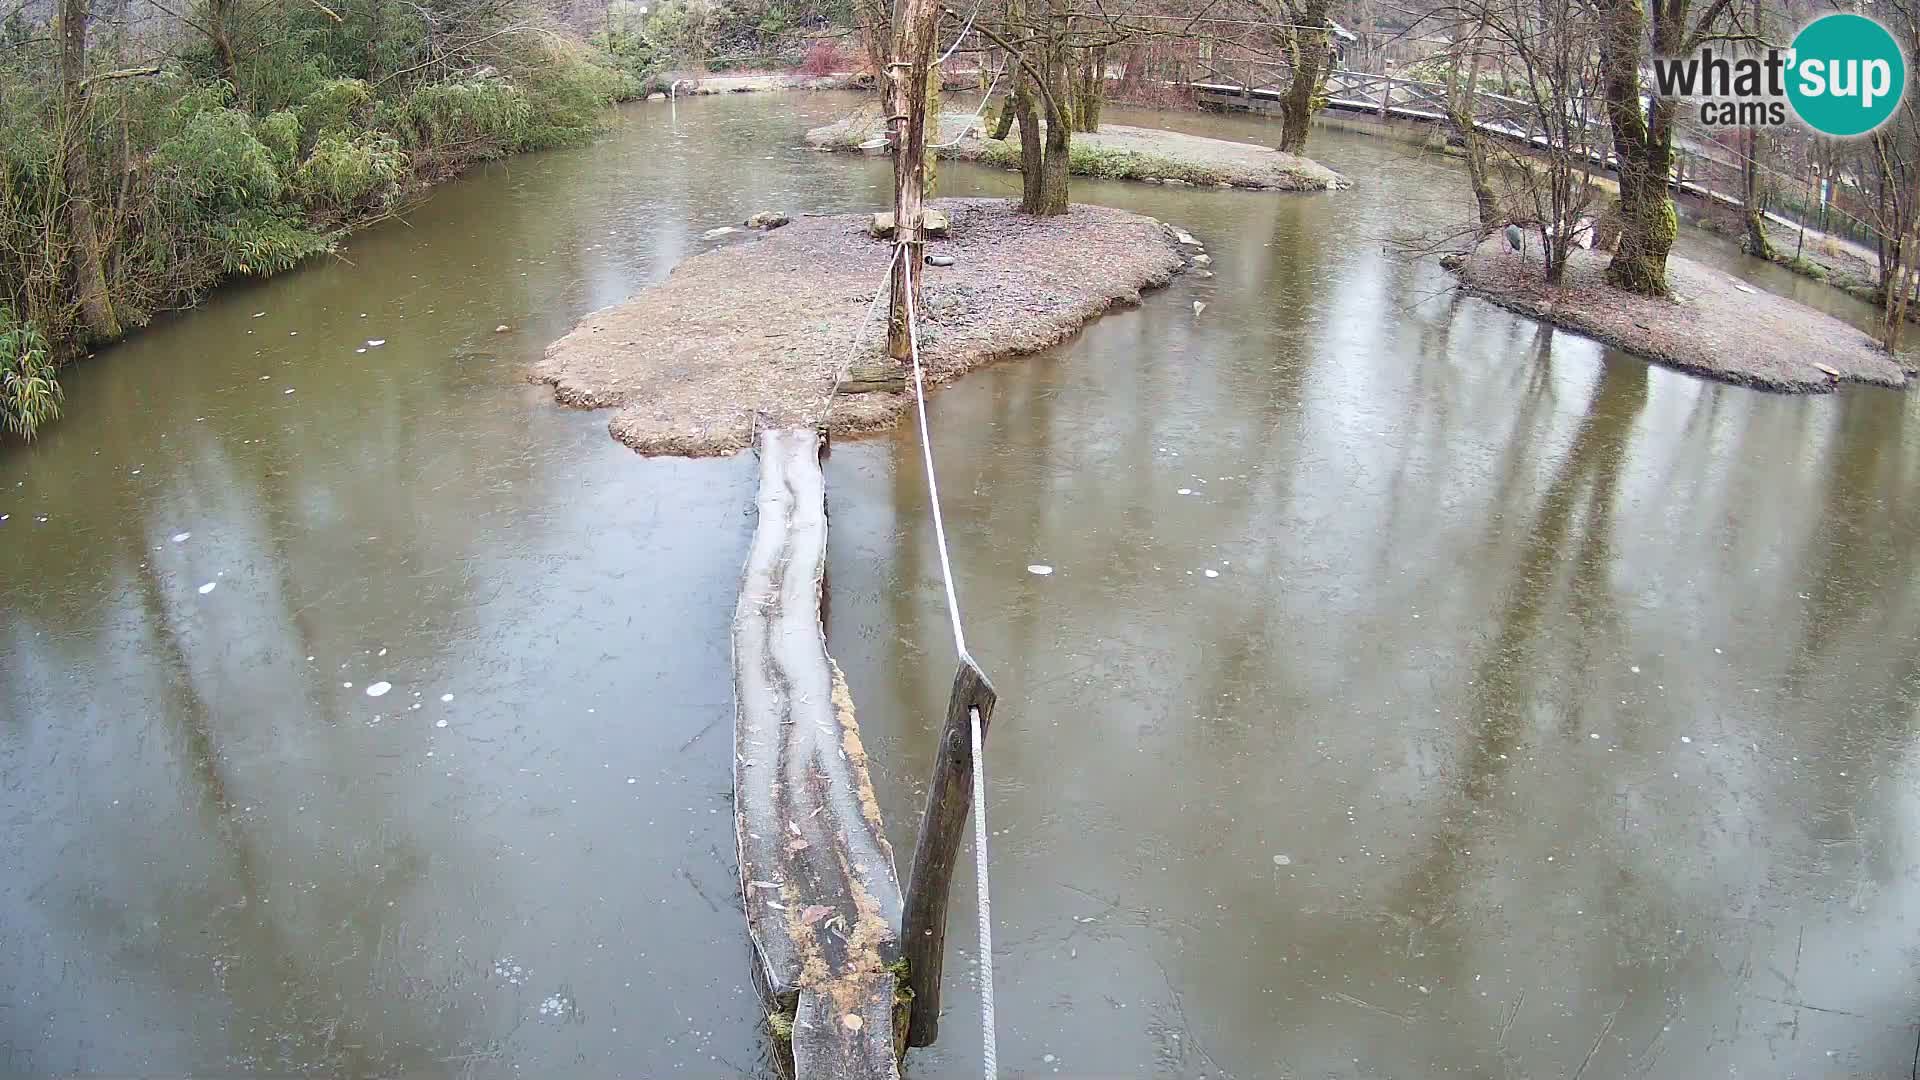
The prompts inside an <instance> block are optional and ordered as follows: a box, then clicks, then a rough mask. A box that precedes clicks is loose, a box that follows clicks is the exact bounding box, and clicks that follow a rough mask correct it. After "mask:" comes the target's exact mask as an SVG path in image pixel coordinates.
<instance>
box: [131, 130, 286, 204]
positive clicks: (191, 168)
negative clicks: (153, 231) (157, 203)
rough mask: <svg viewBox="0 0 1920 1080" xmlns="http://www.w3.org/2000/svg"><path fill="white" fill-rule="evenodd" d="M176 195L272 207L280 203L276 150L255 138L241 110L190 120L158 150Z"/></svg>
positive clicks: (198, 201) (199, 201)
mask: <svg viewBox="0 0 1920 1080" xmlns="http://www.w3.org/2000/svg"><path fill="white" fill-rule="evenodd" d="M153 156H154V161H155V163H156V164H158V165H159V166H160V168H161V169H162V170H163V172H164V173H165V175H166V176H167V179H168V181H169V184H170V187H171V189H172V190H171V194H173V195H175V196H176V197H179V198H183V199H188V200H191V201H193V202H194V203H196V204H198V205H200V206H203V207H207V208H209V209H213V210H234V209H239V208H242V207H252V206H272V205H274V204H275V203H278V202H279V201H280V196H281V192H282V185H281V182H280V174H279V172H278V171H276V170H275V169H274V167H273V153H272V152H271V151H269V150H268V149H267V148H266V147H265V146H264V145H262V144H261V142H260V140H259V139H256V138H254V137H253V125H252V123H251V122H250V121H249V119H248V117H247V114H246V113H243V112H241V111H240V110H238V109H211V110H208V111H206V112H202V113H199V114H197V115H195V116H194V117H193V118H192V119H190V120H188V121H187V123H186V126H185V127H184V128H183V129H182V130H181V132H180V134H178V135H176V136H174V137H173V138H171V139H168V140H167V141H166V142H163V143H161V144H160V146H159V147H158V148H157V149H156V150H155V151H154V155H153Z"/></svg>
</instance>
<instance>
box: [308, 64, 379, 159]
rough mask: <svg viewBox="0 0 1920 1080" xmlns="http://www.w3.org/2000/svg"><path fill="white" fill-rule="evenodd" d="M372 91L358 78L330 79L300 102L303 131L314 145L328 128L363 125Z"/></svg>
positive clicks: (347, 127) (335, 128)
mask: <svg viewBox="0 0 1920 1080" xmlns="http://www.w3.org/2000/svg"><path fill="white" fill-rule="evenodd" d="M372 103H373V93H372V91H370V90H368V89H367V84H366V83H363V82H361V81H360V80H359V79H328V80H327V81H326V82H323V83H321V84H320V85H319V87H318V88H316V89H315V90H314V91H313V93H311V94H308V95H307V98H306V100H305V101H302V102H301V103H300V135H301V138H302V139H303V140H304V141H305V142H306V143H308V144H309V145H311V144H312V143H313V142H314V141H315V140H317V139H319V137H320V136H321V134H323V133H325V132H328V131H350V130H354V129H357V128H360V127H363V126H364V124H363V123H362V120H363V118H364V117H365V116H366V113H367V111H368V106H370V105H371V104H372Z"/></svg>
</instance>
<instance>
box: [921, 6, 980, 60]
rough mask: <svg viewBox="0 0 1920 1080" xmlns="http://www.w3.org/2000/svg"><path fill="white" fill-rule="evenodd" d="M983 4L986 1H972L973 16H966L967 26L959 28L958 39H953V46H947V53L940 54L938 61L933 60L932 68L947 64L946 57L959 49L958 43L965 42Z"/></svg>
mask: <svg viewBox="0 0 1920 1080" xmlns="http://www.w3.org/2000/svg"><path fill="white" fill-rule="evenodd" d="M985 2H986V0H973V14H972V15H969V16H967V25H965V26H963V27H961V28H960V36H959V37H957V38H954V39H953V44H951V45H949V46H947V51H946V52H943V53H941V54H940V59H938V60H935V61H934V62H933V66H934V67H936V68H937V67H939V66H940V65H941V64H944V63H946V62H947V57H949V56H952V55H953V50H955V49H957V48H959V47H960V43H961V42H963V41H965V40H967V34H968V32H970V31H971V30H972V29H973V20H974V19H975V18H976V17H978V16H979V14H980V9H981V7H983V6H984V5H985Z"/></svg>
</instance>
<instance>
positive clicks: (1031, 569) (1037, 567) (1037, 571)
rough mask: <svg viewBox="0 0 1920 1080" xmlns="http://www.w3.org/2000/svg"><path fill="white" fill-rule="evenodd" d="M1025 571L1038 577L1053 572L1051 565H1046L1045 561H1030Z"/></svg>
mask: <svg viewBox="0 0 1920 1080" xmlns="http://www.w3.org/2000/svg"><path fill="white" fill-rule="evenodd" d="M1027 573H1029V574H1033V575H1035V576H1038V577H1046V576H1047V575H1048V574H1051V573H1053V567H1051V566H1048V565H1047V564H1046V563H1032V564H1030V565H1028V567H1027Z"/></svg>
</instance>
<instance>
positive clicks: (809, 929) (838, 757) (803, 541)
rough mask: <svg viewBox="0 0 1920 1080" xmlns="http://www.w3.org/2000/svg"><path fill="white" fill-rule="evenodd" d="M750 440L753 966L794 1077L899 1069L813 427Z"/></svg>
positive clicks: (747, 683) (745, 770) (874, 1076)
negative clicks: (829, 625)
mask: <svg viewBox="0 0 1920 1080" xmlns="http://www.w3.org/2000/svg"><path fill="white" fill-rule="evenodd" d="M759 449H760V492H759V496H758V500H757V506H758V509H759V514H760V520H759V524H758V525H757V526H756V528H755V529H754V534H753V544H752V547H751V548H750V549H749V551H748V555H747V565H746V572H745V576H744V580H743V582H742V584H741V589H740V602H739V605H738V606H737V607H736V608H735V610H734V618H733V663H734V702H735V718H734V729H733V734H734V758H733V762H734V764H733V791H734V828H735V834H736V837H737V839H738V842H739V855H740V896H741V901H742V904H743V906H744V907H745V909H746V918H747V934H748V936H749V937H750V938H751V939H752V943H753V951H754V957H755V960H756V964H757V966H756V970H755V973H754V975H755V980H754V981H755V983H756V985H758V986H760V987H761V991H762V994H763V995H764V997H765V999H766V1004H767V1007H768V1013H769V1015H770V1016H771V1017H774V1018H776V1019H775V1020H774V1022H773V1024H772V1026H773V1028H774V1031H775V1035H776V1038H778V1037H779V1036H781V1035H782V1034H787V1035H789V1036H790V1041H789V1042H787V1043H786V1044H785V1045H783V1046H782V1051H783V1055H782V1056H783V1057H784V1056H786V1055H785V1051H787V1050H789V1049H790V1051H791V1061H792V1065H793V1068H794V1071H795V1074H796V1075H797V1076H798V1077H800V1078H801V1080H810V1078H813V1077H823V1078H824V1077H834V1078H848V1080H852V1078H861V1080H897V1078H898V1076H899V1068H898V1054H899V1052H900V1051H901V1050H902V1049H904V1048H903V1047H901V1046H899V1045H898V1044H897V1041H896V1038H895V1030H894V1027H895V1025H894V1023H893V1022H892V1019H891V1018H892V1017H893V1015H894V1013H895V1009H896V993H895V991H896V986H897V977H896V976H895V974H894V971H895V967H896V965H897V964H898V961H899V957H900V945H899V938H898V935H897V934H896V933H895V930H894V928H895V927H896V926H898V925H899V916H900V909H901V896H900V882H899V878H898V877H897V876H896V875H895V872H894V867H893V848H892V847H891V846H890V845H889V844H888V843H887V835H886V830H885V828H884V827H883V826H882V823H881V821H880V806H879V802H878V801H877V800H876V799H875V798H874V793H873V782H872V780H871V779H870V778H869V776H868V773H867V755H866V750H865V749H864V747H863V746H862V745H861V742H860V726H859V724H858V723H857V722H856V721H855V720H854V715H853V699H852V697H851V695H850V694H849V693H848V692H847V685H846V680H845V679H844V678H842V677H841V674H840V669H839V667H838V666H837V665H835V664H834V662H833V659H832V657H830V656H828V655H827V648H826V636H825V633H824V632H823V631H822V629H821V625H820V590H821V581H822V579H823V576H824V573H825V568H826V538H827V512H826V481H825V479H824V478H823V476H822V475H821V471H820V436H819V434H818V433H817V432H815V431H812V430H810V429H796V428H781V429H772V430H768V431H765V432H762V433H761V435H760V443H759Z"/></svg>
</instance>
